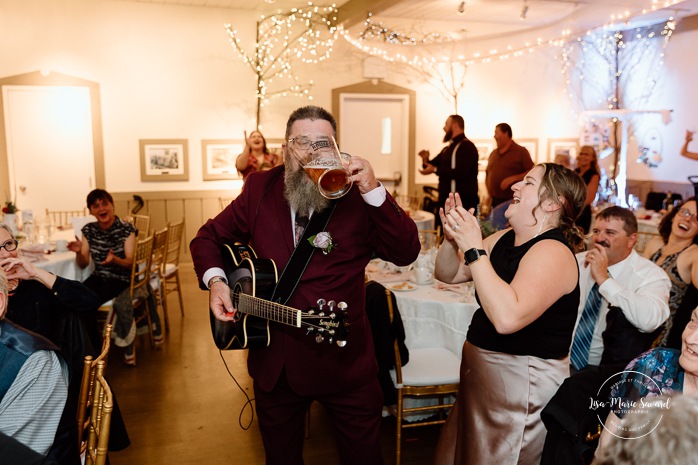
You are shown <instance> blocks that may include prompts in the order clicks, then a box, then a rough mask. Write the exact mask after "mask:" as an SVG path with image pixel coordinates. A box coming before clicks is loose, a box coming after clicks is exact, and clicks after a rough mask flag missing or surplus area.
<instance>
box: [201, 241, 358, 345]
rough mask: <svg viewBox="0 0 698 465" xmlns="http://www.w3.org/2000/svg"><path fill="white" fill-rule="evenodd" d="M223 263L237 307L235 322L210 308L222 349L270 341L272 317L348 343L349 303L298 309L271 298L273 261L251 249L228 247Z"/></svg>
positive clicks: (318, 339)
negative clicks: (306, 309) (219, 315)
mask: <svg viewBox="0 0 698 465" xmlns="http://www.w3.org/2000/svg"><path fill="white" fill-rule="evenodd" d="M222 254H223V264H224V268H225V272H226V278H227V279H228V286H229V287H230V299H231V300H232V301H233V307H235V308H236V309H237V312H236V313H235V320H232V321H221V320H219V319H217V318H216V317H215V316H214V315H213V312H210V318H211V332H212V333H213V340H214V342H215V343H216V347H218V348H219V349H221V350H232V349H248V348H250V347H253V348H254V347H265V346H268V345H269V341H270V337H269V321H276V322H278V323H283V324H286V325H289V326H295V327H297V328H305V329H306V331H307V333H308V334H312V335H314V336H315V341H316V342H318V343H319V342H323V341H325V340H326V341H327V342H330V343H332V342H336V343H337V345H338V346H340V347H344V346H345V345H346V337H347V333H348V327H349V322H348V318H347V304H346V303H344V302H340V303H338V304H337V303H335V302H334V301H333V300H331V301H330V302H326V301H325V300H324V299H318V301H317V307H312V308H310V309H308V311H305V312H303V311H301V310H297V309H295V308H292V307H287V306H285V305H281V304H279V303H275V302H271V301H269V300H268V299H269V298H271V296H272V294H273V292H274V287H275V286H276V281H277V277H278V276H277V270H276V264H275V263H274V261H273V260H270V259H263V258H257V254H256V253H255V251H254V250H252V248H251V247H249V246H247V245H242V244H235V245H234V246H232V247H231V246H229V245H227V244H226V245H224V246H223V250H222Z"/></svg>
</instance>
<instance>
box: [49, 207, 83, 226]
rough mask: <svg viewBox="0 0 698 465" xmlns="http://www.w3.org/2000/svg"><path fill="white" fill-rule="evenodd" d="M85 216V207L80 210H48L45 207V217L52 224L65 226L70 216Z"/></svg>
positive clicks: (68, 222)
mask: <svg viewBox="0 0 698 465" xmlns="http://www.w3.org/2000/svg"><path fill="white" fill-rule="evenodd" d="M77 216H87V208H83V209H82V210H49V209H48V208H47V209H46V219H47V220H48V221H49V222H50V223H51V224H52V225H54V226H66V225H69V224H70V220H71V218H75V217H77Z"/></svg>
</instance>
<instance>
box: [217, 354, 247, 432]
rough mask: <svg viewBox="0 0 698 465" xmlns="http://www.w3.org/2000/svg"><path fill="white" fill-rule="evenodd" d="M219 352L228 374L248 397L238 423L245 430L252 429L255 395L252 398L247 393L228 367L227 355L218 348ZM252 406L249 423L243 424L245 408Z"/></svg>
mask: <svg viewBox="0 0 698 465" xmlns="http://www.w3.org/2000/svg"><path fill="white" fill-rule="evenodd" d="M218 354H219V355H220V356H221V360H223V366H225V370H226V371H227V372H228V375H229V376H230V378H231V379H232V380H233V381H234V382H235V384H236V385H237V387H238V389H240V392H242V395H243V396H245V398H246V399H247V402H245V404H244V405H243V406H242V409H240V415H238V424H239V425H240V428H242V429H243V430H245V431H247V430H248V429H250V427H251V426H252V422H253V421H254V408H252V402H254V397H253V398H252V399H250V396H248V395H247V392H246V391H245V390H244V389H243V388H242V386H240V383H238V380H237V379H236V378H235V375H234V374H233V373H232V372H231V371H230V367H228V362H226V361H225V357H223V351H222V350H220V349H218ZM248 407H249V408H250V421H249V423H248V424H247V426H245V425H243V424H242V415H243V414H244V413H245V409H247V408H248Z"/></svg>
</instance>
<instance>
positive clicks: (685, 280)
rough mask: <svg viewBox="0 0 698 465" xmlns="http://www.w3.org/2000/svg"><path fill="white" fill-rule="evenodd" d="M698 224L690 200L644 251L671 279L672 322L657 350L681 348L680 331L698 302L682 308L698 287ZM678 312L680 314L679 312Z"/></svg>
mask: <svg viewBox="0 0 698 465" xmlns="http://www.w3.org/2000/svg"><path fill="white" fill-rule="evenodd" d="M696 244H698V221H696V199H695V197H691V198H690V199H688V200H686V201H685V202H684V203H682V204H681V205H679V206H678V207H676V208H674V209H672V210H671V211H670V212H669V213H667V214H666V215H665V216H664V218H662V221H661V222H660V223H659V237H655V238H653V239H652V240H651V241H649V242H648V243H647V246H646V247H645V252H644V255H645V258H649V259H650V260H651V261H652V262H654V263H656V264H657V265H659V266H661V267H662V269H663V270H664V271H666V273H667V274H668V275H669V279H671V291H670V294H669V319H668V320H667V321H666V323H664V327H663V329H662V331H661V333H660V334H659V336H657V339H655V341H654V344H653V346H654V347H671V348H673V349H680V348H681V331H682V330H683V327H684V325H685V324H686V322H688V320H689V319H690V315H691V311H692V310H693V308H694V307H695V306H696V304H698V302H687V303H686V304H683V305H682V301H683V300H684V298H686V296H687V295H688V294H687V291H688V289H689V287H690V286H691V284H693V286H694V287H698V245H696ZM691 295H693V294H691ZM679 308H680V309H681V310H679Z"/></svg>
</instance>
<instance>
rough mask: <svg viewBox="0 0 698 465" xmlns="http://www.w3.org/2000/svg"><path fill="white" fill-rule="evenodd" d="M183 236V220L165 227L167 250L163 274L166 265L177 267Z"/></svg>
mask: <svg viewBox="0 0 698 465" xmlns="http://www.w3.org/2000/svg"><path fill="white" fill-rule="evenodd" d="M183 234H184V219H182V220H181V221H179V222H178V223H175V224H170V225H168V226H167V250H166V251H165V260H164V261H163V274H164V275H167V274H168V273H166V271H167V270H166V269H165V268H166V265H168V264H170V265H174V266H177V265H179V253H180V251H181V248H182V236H183Z"/></svg>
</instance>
